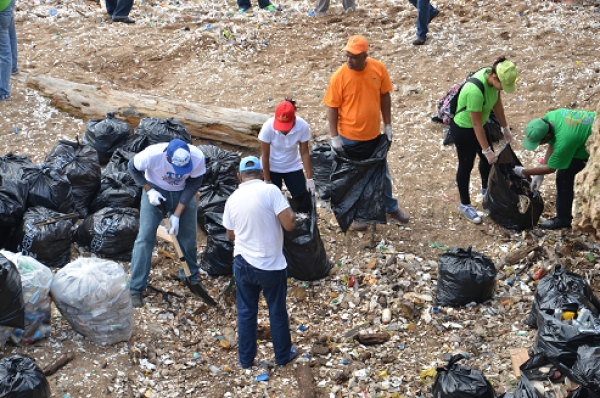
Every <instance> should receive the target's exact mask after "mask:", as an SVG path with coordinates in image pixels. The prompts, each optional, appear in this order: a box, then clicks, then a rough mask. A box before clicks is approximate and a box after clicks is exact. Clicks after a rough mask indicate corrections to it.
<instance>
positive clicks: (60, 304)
mask: <svg viewBox="0 0 600 398" xmlns="http://www.w3.org/2000/svg"><path fill="white" fill-rule="evenodd" d="M50 294H51V295H52V299H53V300H54V303H55V304H56V307H57V308H58V310H59V311H60V313H61V314H62V316H63V317H65V319H66V320H67V321H68V322H69V324H70V325H71V327H72V328H73V329H74V330H75V331H76V332H77V333H80V334H82V335H83V336H85V337H87V338H88V339H89V340H91V341H93V342H94V343H97V344H100V345H111V344H115V343H118V342H120V341H127V340H129V338H130V337H131V334H132V332H133V307H132V306H131V296H130V293H129V287H128V284H127V274H126V273H125V270H124V269H123V267H122V266H121V265H119V264H118V263H116V262H114V261H109V260H104V259H100V258H78V259H77V260H75V261H73V262H71V263H69V264H67V265H66V266H65V267H64V268H62V269H61V270H59V271H58V272H57V273H56V275H55V276H54V280H53V282H52V287H51V289H50Z"/></svg>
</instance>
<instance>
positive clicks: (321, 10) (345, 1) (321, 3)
mask: <svg viewBox="0 0 600 398" xmlns="http://www.w3.org/2000/svg"><path fill="white" fill-rule="evenodd" d="M330 3H331V0H317V5H316V7H315V16H318V17H320V16H323V15H326V14H327V11H328V10H329V5H330ZM342 7H344V11H346V12H353V11H356V4H355V3H354V0H342Z"/></svg>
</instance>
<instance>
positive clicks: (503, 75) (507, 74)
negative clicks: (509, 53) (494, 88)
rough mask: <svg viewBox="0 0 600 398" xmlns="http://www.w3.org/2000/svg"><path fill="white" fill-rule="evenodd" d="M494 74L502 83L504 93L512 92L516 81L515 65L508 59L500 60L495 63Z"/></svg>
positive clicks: (515, 87)
mask: <svg viewBox="0 0 600 398" xmlns="http://www.w3.org/2000/svg"><path fill="white" fill-rule="evenodd" d="M496 75H497V76H498V80H500V83H502V90H504V92H505V93H506V94H510V93H514V92H515V90H516V89H517V86H516V84H515V82H516V81H517V77H518V73H517V67H516V66H515V64H513V63H512V62H510V61H502V62H500V63H499V64H498V65H496Z"/></svg>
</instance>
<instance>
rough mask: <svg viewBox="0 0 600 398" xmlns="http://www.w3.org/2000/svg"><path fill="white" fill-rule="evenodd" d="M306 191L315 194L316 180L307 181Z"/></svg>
mask: <svg viewBox="0 0 600 398" xmlns="http://www.w3.org/2000/svg"><path fill="white" fill-rule="evenodd" d="M306 190H307V191H309V192H310V193H311V194H312V195H314V194H315V180H313V179H312V178H311V179H308V180H306Z"/></svg>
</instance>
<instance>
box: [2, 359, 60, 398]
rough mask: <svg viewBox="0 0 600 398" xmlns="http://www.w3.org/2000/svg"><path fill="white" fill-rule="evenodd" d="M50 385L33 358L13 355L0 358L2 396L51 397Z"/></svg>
mask: <svg viewBox="0 0 600 398" xmlns="http://www.w3.org/2000/svg"><path fill="white" fill-rule="evenodd" d="M51 395H52V393H51V392H50V385H49V384H48V380H46V377H45V376H44V374H43V373H42V370H41V369H40V368H39V367H38V366H37V365H36V364H35V362H34V361H33V359H31V358H29V357H26V356H22V355H13V356H10V357H5V358H2V359H0V397H6V398H50V396H51Z"/></svg>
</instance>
